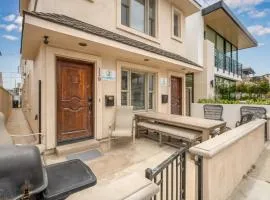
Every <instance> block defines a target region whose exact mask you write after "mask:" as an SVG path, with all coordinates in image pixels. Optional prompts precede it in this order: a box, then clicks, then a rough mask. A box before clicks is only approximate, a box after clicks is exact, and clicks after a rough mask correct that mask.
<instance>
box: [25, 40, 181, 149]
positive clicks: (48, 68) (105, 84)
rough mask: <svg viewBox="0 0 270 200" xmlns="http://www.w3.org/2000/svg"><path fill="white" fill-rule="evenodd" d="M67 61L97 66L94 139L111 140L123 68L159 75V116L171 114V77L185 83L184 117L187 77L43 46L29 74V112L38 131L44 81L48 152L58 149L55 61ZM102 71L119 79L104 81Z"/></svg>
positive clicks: (32, 126)
mask: <svg viewBox="0 0 270 200" xmlns="http://www.w3.org/2000/svg"><path fill="white" fill-rule="evenodd" d="M57 57H64V58H69V59H74V60H81V61H86V62H89V63H94V66H95V123H94V128H95V138H96V139H98V140H99V139H103V138H106V137H108V134H109V125H110V124H111V123H112V122H113V120H114V113H115V108H116V106H117V105H120V104H121V67H125V68H130V69H135V70H139V71H145V72H151V73H155V74H156V88H155V96H156V99H155V102H156V106H155V109H156V110H157V111H159V112H163V113H170V77H171V76H172V75H173V76H178V77H181V78H182V81H183V86H182V87H183V94H182V95H183V102H182V103H183V105H182V106H183V113H185V106H184V105H185V74H184V73H183V72H182V71H181V70H180V71H177V70H173V69H171V68H170V69H169V68H168V69H167V68H159V67H153V66H151V67H150V66H145V65H143V66H142V65H139V64H136V63H128V62H124V61H121V60H119V59H118V58H117V57H114V56H111V55H104V56H101V57H99V56H94V55H91V54H85V53H79V52H75V51H70V50H65V49H61V48H56V47H50V46H45V45H42V46H41V48H40V52H39V54H38V56H37V57H36V59H35V61H34V63H33V69H31V70H30V74H31V75H30V74H29V75H30V76H31V78H30V79H31V81H30V83H29V87H26V88H25V89H26V90H27V92H26V94H27V98H28V101H27V102H25V103H28V107H29V109H28V110H29V111H27V119H28V121H29V123H30V125H31V128H32V129H34V130H36V129H37V128H38V120H35V115H36V114H38V87H37V84H38V80H41V81H42V133H45V134H46V140H45V143H46V148H47V149H53V148H55V147H56V146H57V141H56V134H57V96H56V94H57V91H56V87H57V83H56V58H57ZM103 69H110V70H113V71H115V72H116V79H115V80H111V81H106V80H101V79H100V75H101V74H100V73H101V72H102V70H103ZM161 78H166V79H167V85H161V84H160V79H161ZM162 94H167V95H169V101H168V102H169V103H167V104H161V95H162ZM105 95H113V96H115V104H116V105H115V106H114V107H105V104H104V100H105Z"/></svg>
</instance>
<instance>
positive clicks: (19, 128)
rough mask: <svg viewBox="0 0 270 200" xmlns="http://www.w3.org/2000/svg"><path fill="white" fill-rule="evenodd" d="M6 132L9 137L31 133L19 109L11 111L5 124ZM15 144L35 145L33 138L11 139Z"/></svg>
mask: <svg viewBox="0 0 270 200" xmlns="http://www.w3.org/2000/svg"><path fill="white" fill-rule="evenodd" d="M6 128H7V131H8V132H9V133H10V134H11V135H27V134H31V133H33V132H32V130H31V128H30V126H29V124H28V122H27V120H26V119H25V116H24V114H23V112H22V109H21V108H14V109H12V110H11V113H10V116H9V118H8V120H7V124H6ZM13 140H14V142H15V144H37V140H36V138H35V137H34V136H30V137H16V138H13Z"/></svg>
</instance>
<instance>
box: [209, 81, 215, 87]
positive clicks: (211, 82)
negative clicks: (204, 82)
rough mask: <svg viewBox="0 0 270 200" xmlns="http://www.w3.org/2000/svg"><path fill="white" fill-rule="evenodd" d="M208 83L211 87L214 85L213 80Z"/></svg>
mask: <svg viewBox="0 0 270 200" xmlns="http://www.w3.org/2000/svg"><path fill="white" fill-rule="evenodd" d="M210 85H211V87H212V88H213V87H214V80H211V81H210Z"/></svg>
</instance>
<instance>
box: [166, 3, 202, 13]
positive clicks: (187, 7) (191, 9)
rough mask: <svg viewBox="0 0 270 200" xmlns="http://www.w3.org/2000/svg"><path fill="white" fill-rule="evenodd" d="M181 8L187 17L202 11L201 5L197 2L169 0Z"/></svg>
mask: <svg viewBox="0 0 270 200" xmlns="http://www.w3.org/2000/svg"><path fill="white" fill-rule="evenodd" d="M168 1H170V2H171V3H172V4H174V5H175V6H176V7H177V8H179V9H180V10H181V11H183V13H184V14H185V16H186V17H187V16H190V15H192V14H194V13H196V12H199V11H200V10H201V5H200V4H199V3H198V2H197V1H195V0H168Z"/></svg>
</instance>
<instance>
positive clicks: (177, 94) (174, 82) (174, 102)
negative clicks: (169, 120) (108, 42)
mask: <svg viewBox="0 0 270 200" xmlns="http://www.w3.org/2000/svg"><path fill="white" fill-rule="evenodd" d="M171 114H174V115H182V114H183V113H182V78H179V77H174V76H172V77H171Z"/></svg>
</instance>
